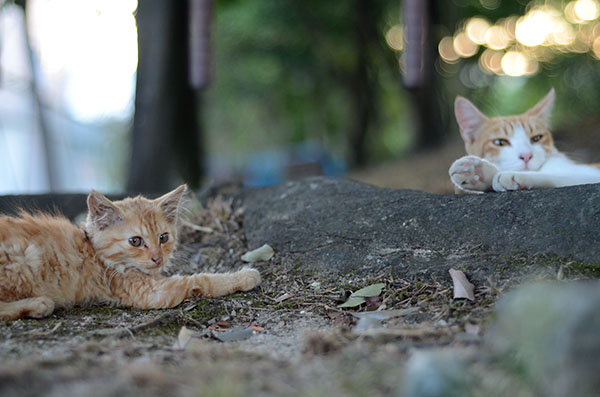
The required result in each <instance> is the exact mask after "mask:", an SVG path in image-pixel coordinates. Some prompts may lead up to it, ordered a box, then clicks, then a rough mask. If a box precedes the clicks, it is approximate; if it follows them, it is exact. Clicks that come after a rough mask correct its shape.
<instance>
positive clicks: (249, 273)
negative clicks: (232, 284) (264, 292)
mask: <svg viewBox="0 0 600 397" xmlns="http://www.w3.org/2000/svg"><path fill="white" fill-rule="evenodd" d="M237 273H238V275H239V276H240V290H241V291H249V290H251V289H252V288H254V287H256V286H257V285H258V284H260V281H261V280H260V273H259V272H258V270H256V269H252V268H250V267H247V268H244V269H242V270H240V271H238V272H237Z"/></svg>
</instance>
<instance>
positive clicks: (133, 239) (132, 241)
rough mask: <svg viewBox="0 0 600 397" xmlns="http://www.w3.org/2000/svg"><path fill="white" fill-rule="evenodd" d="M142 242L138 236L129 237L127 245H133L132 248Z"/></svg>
mask: <svg viewBox="0 0 600 397" xmlns="http://www.w3.org/2000/svg"><path fill="white" fill-rule="evenodd" d="M143 242H144V240H143V239H142V238H141V237H139V236H135V237H129V244H131V245H133V246H134V247H139V246H140V245H142V243H143Z"/></svg>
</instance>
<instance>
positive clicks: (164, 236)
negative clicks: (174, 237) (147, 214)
mask: <svg viewBox="0 0 600 397" xmlns="http://www.w3.org/2000/svg"><path fill="white" fill-rule="evenodd" d="M159 239H160V243H161V244H165V243H166V242H167V241H169V233H163V234H161V235H160V237H159Z"/></svg>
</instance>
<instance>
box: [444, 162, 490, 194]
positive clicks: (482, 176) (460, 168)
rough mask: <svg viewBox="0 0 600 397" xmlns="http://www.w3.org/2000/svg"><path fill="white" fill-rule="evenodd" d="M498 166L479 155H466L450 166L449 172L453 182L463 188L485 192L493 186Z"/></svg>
mask: <svg viewBox="0 0 600 397" xmlns="http://www.w3.org/2000/svg"><path fill="white" fill-rule="evenodd" d="M497 173H498V168H496V166H495V165H494V164H492V163H490V162H489V161H487V160H484V159H482V158H480V157H477V156H464V157H461V158H459V159H458V160H456V161H455V162H454V163H452V165H451V166H450V169H449V170H448V174H450V179H451V180H452V182H453V183H454V184H455V185H456V186H457V187H458V188H460V189H462V190H475V191H479V192H485V191H487V190H490V188H491V187H492V179H493V178H494V175H496V174H497Z"/></svg>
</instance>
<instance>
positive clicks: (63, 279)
mask: <svg viewBox="0 0 600 397" xmlns="http://www.w3.org/2000/svg"><path fill="white" fill-rule="evenodd" d="M186 189H187V188H186V186H185V185H182V186H180V187H178V188H177V189H175V190H173V191H172V192H170V193H167V194H165V195H164V196H162V197H160V198H158V199H156V200H148V199H146V198H144V197H136V198H127V199H125V200H122V201H115V202H111V201H110V200H109V199H107V198H106V197H104V196H103V195H102V194H101V193H99V192H96V191H93V190H92V192H91V193H90V194H89V196H88V199H87V204H88V210H89V212H88V216H87V221H86V222H85V225H84V226H83V229H81V228H78V227H76V226H74V225H73V224H71V223H70V222H69V221H68V220H67V219H66V218H64V217H60V216H50V215H44V214H39V215H30V214H27V213H24V212H22V213H21V214H20V216H19V217H16V218H15V217H8V216H0V319H17V318H22V317H44V316H48V315H49V314H51V313H52V311H53V310H54V309H55V308H57V307H71V306H74V305H85V304H90V303H94V302H104V303H109V304H114V305H122V306H130V307H135V308H139V309H159V308H169V307H174V306H176V305H178V304H179V303H181V302H182V301H183V300H184V299H187V298H189V297H191V296H194V295H199V296H220V295H225V294H229V293H232V292H235V291H247V290H250V289H252V288H254V287H255V286H257V285H258V284H259V283H260V275H259V273H258V272H257V271H256V270H254V269H243V270H240V271H238V272H235V273H224V274H207V273H200V274H193V275H191V276H172V277H163V276H161V275H160V271H161V269H163V268H165V267H166V266H167V265H168V262H169V255H170V254H171V253H172V252H173V249H174V248H175V244H176V242H177V219H178V213H179V208H180V202H181V199H182V197H183V195H184V193H185V191H186Z"/></svg>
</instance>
